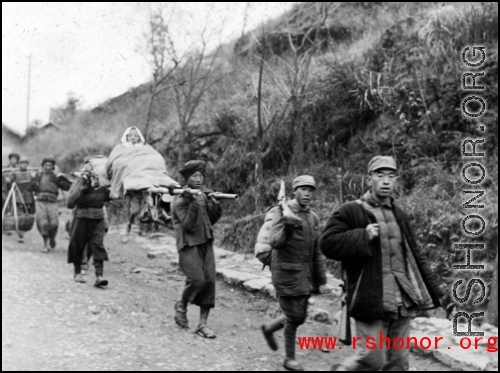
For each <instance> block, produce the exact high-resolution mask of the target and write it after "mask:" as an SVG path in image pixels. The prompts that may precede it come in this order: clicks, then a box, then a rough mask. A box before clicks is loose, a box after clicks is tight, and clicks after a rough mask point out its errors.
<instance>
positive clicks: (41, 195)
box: [33, 157, 71, 253]
mask: <svg viewBox="0 0 500 373" xmlns="http://www.w3.org/2000/svg"><path fill="white" fill-rule="evenodd" d="M55 164H56V161H55V160H54V159H53V158H50V157H49V158H44V159H43V161H42V168H43V170H42V171H40V172H38V173H37V175H36V177H35V179H34V180H33V191H34V192H35V193H36V214H35V220H36V226H37V228H38V231H39V232H40V234H41V235H42V237H43V245H44V246H43V249H42V253H48V252H49V245H50V248H51V249H54V248H55V247H56V235H57V228H58V227H59V213H58V206H57V196H58V194H59V189H62V190H65V191H68V190H69V188H70V187H71V183H70V182H69V181H68V180H66V179H64V178H62V177H58V176H57V175H56V174H55V173H54V167H55Z"/></svg>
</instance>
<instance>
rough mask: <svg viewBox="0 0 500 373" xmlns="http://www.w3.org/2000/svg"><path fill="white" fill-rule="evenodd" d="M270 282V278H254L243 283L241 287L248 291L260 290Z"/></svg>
mask: <svg viewBox="0 0 500 373" xmlns="http://www.w3.org/2000/svg"><path fill="white" fill-rule="evenodd" d="M270 283H271V279H270V278H262V277H261V278H256V279H253V280H249V281H246V282H244V283H243V287H244V288H245V289H246V290H248V291H262V290H263V289H264V288H265V287H266V286H267V285H269V284H270Z"/></svg>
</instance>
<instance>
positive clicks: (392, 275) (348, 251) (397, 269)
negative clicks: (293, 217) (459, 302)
mask: <svg viewBox="0 0 500 373" xmlns="http://www.w3.org/2000/svg"><path fill="white" fill-rule="evenodd" d="M397 178H398V169H397V165H396V160H395V159H394V158H393V157H390V156H375V157H373V158H372V159H371V161H370V162H369V164H368V175H367V181H368V185H369V186H370V190H369V191H368V192H366V193H365V194H364V196H363V197H362V198H361V199H360V200H357V201H354V202H348V203H346V204H344V205H342V206H341V207H340V208H339V209H338V210H336V211H335V212H334V213H333V214H332V216H331V217H330V219H329V220H328V222H327V224H326V227H325V229H324V230H323V233H322V235H321V239H320V247H321V250H322V251H323V253H324V254H325V256H326V257H327V258H330V259H334V260H339V261H341V262H342V266H343V268H344V269H345V271H346V275H347V303H348V305H349V310H350V314H351V317H353V318H354V319H355V320H356V332H357V335H356V336H353V337H360V338H361V339H360V340H359V342H358V343H357V345H356V355H354V356H353V357H351V358H348V359H347V360H345V361H344V362H342V363H341V364H340V365H338V366H334V367H332V370H338V371H358V370H399V371H405V370H408V368H409V350H408V349H406V348H402V349H395V348H393V345H392V344H393V341H394V338H395V337H401V338H402V339H403V340H405V341H406V337H408V336H409V332H410V321H411V318H412V317H413V316H414V314H415V311H417V310H423V309H431V308H435V307H438V306H440V299H441V298H442V296H443V291H442V290H443V289H441V287H440V284H439V280H438V278H437V276H436V275H435V274H434V272H433V271H432V270H431V268H430V266H429V262H428V259H427V257H426V255H425V254H424V252H423V251H422V250H421V249H420V248H419V247H418V245H417V242H416V240H415V237H414V235H413V231H412V229H411V227H410V223H409V220H408V217H407V215H406V214H405V213H404V212H403V211H402V210H401V209H400V208H399V207H398V206H397V205H396V203H395V201H394V198H393V197H392V194H393V192H394V189H395V186H396V181H397ZM380 335H383V336H384V337H385V336H387V337H388V338H390V341H391V348H387V344H386V343H385V342H383V346H384V347H383V348H380V345H379V344H378V343H377V347H376V348H374V349H367V348H366V345H365V342H366V338H367V337H373V338H375V340H376V341H378V340H379V338H380ZM380 343H382V342H380Z"/></svg>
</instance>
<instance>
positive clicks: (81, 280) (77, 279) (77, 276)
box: [75, 273, 87, 284]
mask: <svg viewBox="0 0 500 373" xmlns="http://www.w3.org/2000/svg"><path fill="white" fill-rule="evenodd" d="M75 282H79V283H81V284H85V283H86V282H87V281H85V279H84V278H83V276H82V274H81V273H76V274H75Z"/></svg>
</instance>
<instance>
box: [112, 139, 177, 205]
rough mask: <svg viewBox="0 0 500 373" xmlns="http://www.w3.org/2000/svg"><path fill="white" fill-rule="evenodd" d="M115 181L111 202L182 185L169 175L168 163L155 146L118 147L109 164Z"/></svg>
mask: <svg viewBox="0 0 500 373" xmlns="http://www.w3.org/2000/svg"><path fill="white" fill-rule="evenodd" d="M106 172H107V174H108V177H109V178H110V179H111V198H113V199H118V198H123V196H124V195H125V193H126V192H128V191H140V190H144V189H149V188H152V187H165V188H167V187H169V186H170V185H172V184H179V183H178V182H177V181H175V180H174V179H172V178H171V177H170V176H169V175H168V172H167V167H166V165H165V160H164V159H163V157H162V156H161V154H160V153H158V152H157V151H156V150H155V149H154V148H153V147H152V146H150V145H141V146H132V147H124V146H123V145H117V146H116V147H115V148H114V149H113V151H112V152H111V154H110V156H109V158H108V161H107V163H106Z"/></svg>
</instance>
